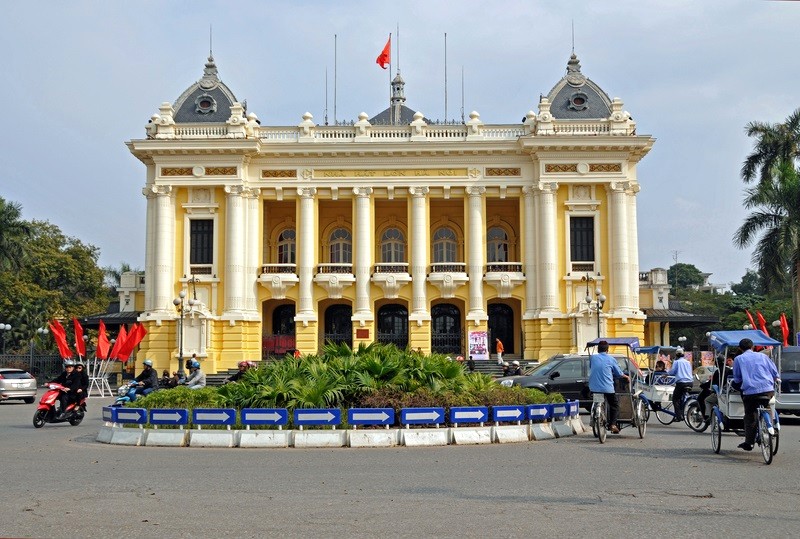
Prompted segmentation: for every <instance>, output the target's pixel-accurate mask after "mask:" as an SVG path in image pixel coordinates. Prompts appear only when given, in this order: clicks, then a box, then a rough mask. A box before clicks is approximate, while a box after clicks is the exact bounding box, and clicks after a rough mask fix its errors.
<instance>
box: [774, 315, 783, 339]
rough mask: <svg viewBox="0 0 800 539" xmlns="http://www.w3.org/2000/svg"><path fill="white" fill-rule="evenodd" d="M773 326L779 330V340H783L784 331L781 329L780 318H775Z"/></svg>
mask: <svg viewBox="0 0 800 539" xmlns="http://www.w3.org/2000/svg"><path fill="white" fill-rule="evenodd" d="M772 327H774V328H775V331H777V332H778V337H777V340H779V341H781V342H783V331H782V330H781V321H780V320H773V321H772Z"/></svg>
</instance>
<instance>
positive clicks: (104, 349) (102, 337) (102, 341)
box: [94, 320, 110, 359]
mask: <svg viewBox="0 0 800 539" xmlns="http://www.w3.org/2000/svg"><path fill="white" fill-rule="evenodd" d="M109 347H110V344H109V342H108V335H106V323H105V322H103V321H102V320H100V328H99V329H98V330H97V350H95V353H94V355H95V356H97V357H98V358H99V359H106V358H107V357H108V349H109Z"/></svg>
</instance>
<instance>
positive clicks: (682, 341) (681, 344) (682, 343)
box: [678, 335, 686, 351]
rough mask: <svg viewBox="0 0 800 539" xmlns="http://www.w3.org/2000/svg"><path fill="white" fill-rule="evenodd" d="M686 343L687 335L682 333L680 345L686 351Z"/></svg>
mask: <svg viewBox="0 0 800 539" xmlns="http://www.w3.org/2000/svg"><path fill="white" fill-rule="evenodd" d="M685 344H686V336H685V335H681V336H680V337H678V346H680V347H681V348H683V350H684V351H686V346H685Z"/></svg>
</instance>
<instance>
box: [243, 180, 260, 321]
mask: <svg viewBox="0 0 800 539" xmlns="http://www.w3.org/2000/svg"><path fill="white" fill-rule="evenodd" d="M246 194H247V197H246V200H247V249H246V250H245V253H246V254H245V257H246V266H245V267H246V268H247V272H246V273H245V279H244V297H245V309H246V310H248V311H250V312H251V313H252V314H255V315H259V312H260V309H259V308H258V304H257V299H258V275H259V274H260V273H261V272H260V271H259V267H260V260H259V258H258V247H259V244H260V238H261V233H260V231H261V226H260V225H261V220H260V219H259V205H260V204H261V190H260V189H248V190H247V193H246ZM259 317H260V316H259Z"/></svg>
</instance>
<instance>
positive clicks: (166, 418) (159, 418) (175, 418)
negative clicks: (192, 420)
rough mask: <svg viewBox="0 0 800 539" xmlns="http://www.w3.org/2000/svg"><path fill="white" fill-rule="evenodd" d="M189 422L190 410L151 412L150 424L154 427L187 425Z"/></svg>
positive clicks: (156, 410) (159, 410) (158, 410)
mask: <svg viewBox="0 0 800 539" xmlns="http://www.w3.org/2000/svg"><path fill="white" fill-rule="evenodd" d="M188 422H189V411H188V410H177V409H172V408H169V409H166V408H165V409H158V408H153V409H152V410H150V423H151V424H152V425H186V424H187V423H188Z"/></svg>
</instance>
